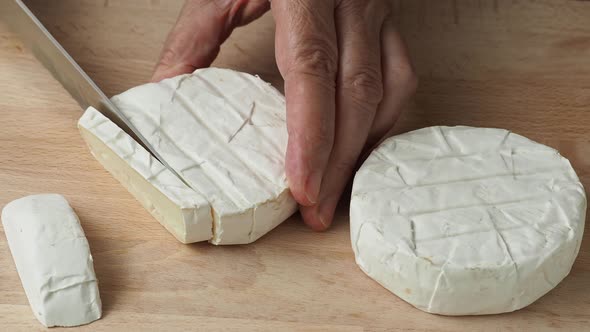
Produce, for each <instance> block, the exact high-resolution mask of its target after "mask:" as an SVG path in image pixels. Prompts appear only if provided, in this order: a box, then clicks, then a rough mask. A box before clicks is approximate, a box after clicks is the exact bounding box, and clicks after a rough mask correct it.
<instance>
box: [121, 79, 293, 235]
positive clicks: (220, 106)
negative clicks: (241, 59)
mask: <svg viewBox="0 0 590 332" xmlns="http://www.w3.org/2000/svg"><path fill="white" fill-rule="evenodd" d="M112 101H113V103H115V104H116V105H117V106H118V108H119V109H120V110H121V111H122V112H123V113H124V114H125V115H126V116H127V117H128V119H129V120H130V121H131V122H132V123H133V124H134V125H135V127H136V128H137V129H138V130H139V131H140V132H141V133H142V134H143V136H145V137H146V139H147V140H148V141H149V142H150V143H151V144H152V145H153V147H154V148H155V149H156V150H157V151H158V152H159V153H160V155H161V156H162V157H163V158H164V159H165V160H166V161H167V162H168V164H169V165H170V166H171V167H172V168H174V170H175V171H176V172H177V173H179V174H180V176H182V177H183V179H184V180H185V181H186V182H187V183H188V184H189V185H190V187H191V188H192V189H194V190H195V191H196V192H198V193H199V194H201V195H202V196H203V197H204V198H205V199H206V200H207V201H208V202H209V203H210V205H211V209H212V210H211V211H212V214H213V223H214V225H213V230H214V233H213V238H212V239H211V242H212V243H214V244H241V243H250V242H253V241H255V240H256V239H258V238H259V237H261V236H262V235H264V234H266V233H267V232H268V231H270V230H271V229H273V228H274V227H275V226H277V225H278V224H280V223H281V222H283V221H284V220H285V219H287V218H288V217H289V216H290V215H292V214H293V213H294V212H295V210H296V208H297V204H296V202H295V200H294V199H293V198H292V196H291V193H290V191H289V188H288V185H287V181H286V176H285V172H284V168H285V167H284V158H285V150H286V146H287V129H286V121H285V117H286V113H285V100H284V97H283V96H282V95H281V93H280V92H278V91H277V90H276V89H274V88H273V87H272V86H270V84H268V83H266V82H264V81H262V80H261V79H259V78H258V77H255V76H252V75H249V74H245V73H240V72H236V71H232V70H228V69H219V68H207V69H198V70H196V71H195V72H194V73H193V74H187V75H180V76H177V77H174V78H170V79H166V80H163V81H161V82H159V83H149V84H145V85H141V86H138V87H136V88H133V89H130V90H128V91H126V92H124V93H122V94H120V95H117V96H115V97H113V98H112Z"/></svg>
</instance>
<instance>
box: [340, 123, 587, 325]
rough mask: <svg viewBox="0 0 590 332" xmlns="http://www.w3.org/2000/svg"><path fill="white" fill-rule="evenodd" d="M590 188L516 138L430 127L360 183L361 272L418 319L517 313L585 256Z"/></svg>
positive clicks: (354, 234)
mask: <svg viewBox="0 0 590 332" xmlns="http://www.w3.org/2000/svg"><path fill="white" fill-rule="evenodd" d="M585 215H586V197H585V193H584V188H583V187H582V184H581V183H580V181H579V179H578V177H577V176H576V173H575V172H574V170H573V169H572V167H571V165H570V163H569V162H568V160H567V159H565V158H563V157H562V156H561V155H560V154H559V153H558V152H557V151H556V150H554V149H552V148H550V147H547V146H545V145H542V144H538V143H535V142H533V141H531V140H529V139H527V138H525V137H522V136H520V135H516V134H513V133H511V132H509V131H507V130H501V129H487V128H472V127H430V128H424V129H420V130H416V131H413V132H409V133H406V134H403V135H399V136H396V137H392V138H389V139H388V140H386V141H385V142H383V143H382V144H381V145H380V146H379V147H378V148H377V149H376V150H375V151H373V153H372V154H371V155H370V157H369V158H368V159H367V161H366V162H365V163H364V164H363V166H362V167H361V169H360V170H359V172H358V173H357V174H356V177H355V180H354V187H353V192H352V201H351V207H350V229H351V240H352V247H353V250H354V253H355V256H356V262H357V264H358V265H359V266H360V268H361V269H362V270H363V271H364V272H365V273H366V274H367V275H369V276H370V277H371V278H373V279H375V280H376V281H377V282H378V283H380V284H381V285H383V286H384V287H385V288H387V289H388V290H390V291H391V292H393V293H394V294H396V295H397V296H399V297H400V298H402V299H403V300H405V301H407V302H409V303H410V304H412V305H413V306H415V307H417V308H418V309H421V310H424V311H427V312H431V313H437V314H444V315H477V314H494V313H501V312H509V311H514V310H517V309H520V308H523V307H525V306H527V305H529V304H531V303H532V302H533V301H535V300H537V299H538V298H539V297H541V296H542V295H543V294H545V293H547V292H548V291H550V290H551V289H552V288H554V287H555V286H556V285H557V284H558V283H559V282H560V281H561V280H562V279H563V278H564V277H565V276H566V275H567V274H568V273H569V271H570V269H571V267H572V265H573V262H574V260H575V258H576V256H577V254H578V251H579V248H580V242H581V239H582V233H583V230H584V221H585Z"/></svg>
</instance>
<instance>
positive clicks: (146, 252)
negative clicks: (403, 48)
mask: <svg viewBox="0 0 590 332" xmlns="http://www.w3.org/2000/svg"><path fill="white" fill-rule="evenodd" d="M28 3H29V4H30V5H31V6H32V8H33V9H34V11H35V12H36V13H37V14H38V15H39V17H40V18H41V20H42V21H43V22H44V23H45V24H46V25H47V26H48V28H49V30H51V32H52V33H53V34H54V35H55V36H56V37H57V39H58V40H60V41H61V42H62V44H63V45H64V46H65V48H66V49H67V50H68V51H69V52H70V53H71V54H72V55H73V57H74V58H75V59H76V60H77V61H78V62H79V63H80V64H81V65H82V67H83V68H84V69H85V70H86V71H87V72H88V73H89V75H90V76H91V77H93V78H94V79H95V80H96V82H97V83H98V85H99V86H100V87H101V88H103V89H104V91H105V92H106V93H107V94H108V95H113V94H115V93H119V92H122V91H124V90H126V89H128V88H130V87H132V86H134V85H137V84H141V83H143V82H146V81H147V80H148V78H149V76H150V73H151V69H152V67H153V65H154V62H155V60H156V58H157V56H158V52H159V49H160V47H161V43H162V41H163V39H164V38H165V36H166V34H167V31H168V29H169V28H170V26H171V25H172V24H173V22H174V20H175V17H176V15H177V12H178V9H179V8H180V6H181V3H182V1H180V0H174V1H172V0H169V1H158V0H151V1H148V0H110V1H108V0H103V1H93V0H84V1H79V0H61V1H51V2H47V1H43V0H35V1H29V2H28ZM393 5H394V8H395V10H396V19H397V22H398V23H399V26H400V30H401V31H402V33H403V35H404V36H405V38H406V41H407V42H408V45H409V48H410V53H411V55H412V58H413V60H414V61H415V66H416V69H417V71H418V73H419V76H420V79H421V85H420V88H419V91H418V93H417V96H416V101H415V105H414V106H413V107H411V108H410V109H409V110H408V111H407V112H406V113H405V115H404V117H403V119H402V120H401V121H400V123H399V126H398V130H399V131H400V132H401V131H406V130H409V129H414V128H419V127H423V126H428V125H434V124H445V125H453V124H465V125H474V126H489V127H503V128H507V129H510V130H513V131H515V132H517V133H519V134H522V135H525V136H528V137H530V138H531V139H534V140H537V141H540V142H543V143H546V144H548V145H550V146H552V147H555V148H557V149H559V150H560V151H561V152H562V154H563V155H564V156H566V157H567V158H569V159H570V160H571V162H572V164H573V166H574V168H575V169H576V170H577V172H578V174H579V176H580V178H581V179H582V182H583V183H584V185H585V186H586V188H590V25H588V24H587V22H588V21H587V20H588V17H590V3H588V2H581V1H564V2H561V1H551V0H546V1H483V0H482V1H468V0H465V1H415V0H408V1H395V2H393ZM273 38H274V36H273V22H272V18H271V17H270V16H269V15H267V16H265V17H264V18H263V19H261V20H260V21H258V22H256V23H255V24H252V25H251V26H249V27H247V28H242V29H239V30H238V31H236V33H235V35H234V36H233V37H232V38H231V39H230V40H229V41H228V42H227V43H226V45H225V46H224V47H223V49H222V52H221V55H220V57H219V59H218V61H217V62H216V65H218V66H225V67H231V68H235V69H239V70H244V71H248V72H251V73H257V74H260V75H261V76H262V77H263V78H264V79H266V80H269V81H271V82H273V83H274V84H275V85H277V86H280V85H281V84H282V81H281V79H280V76H279V75H278V71H277V69H276V65H275V64H274V59H273ZM81 114H82V113H81V110H80V109H79V107H78V105H77V104H75V102H74V101H73V100H72V99H71V98H70V97H69V96H68V94H67V93H66V92H65V91H64V90H63V89H62V88H61V87H60V86H59V84H58V83H57V82H56V81H54V80H53V79H52V78H51V76H50V75H49V74H48V72H46V71H45V70H44V69H43V68H42V67H41V66H40V65H39V64H38V63H37V62H36V61H35V60H34V59H33V58H32V56H31V55H30V54H29V53H28V52H27V51H26V50H23V47H22V45H21V43H20V42H19V41H18V39H17V38H16V37H15V36H14V35H12V34H10V33H9V32H7V30H6V28H5V27H4V26H1V25H0V124H1V125H2V127H1V129H0V206H4V205H5V204H6V203H8V202H9V201H11V200H13V199H16V198H18V197H21V196H24V195H28V194H33V193H42V192H57V193H61V194H63V195H65V196H66V197H67V198H68V200H69V201H70V202H71V204H72V206H73V207H74V208H75V210H76V212H77V213H78V215H79V216H80V219H81V222H82V225H83V227H84V230H85V231H86V234H87V236H88V240H89V242H90V246H91V249H92V253H93V256H94V259H95V269H96V273H97V276H98V279H99V281H100V290H101V295H102V299H103V304H104V317H103V318H102V319H101V320H100V321H98V322H95V323H93V324H91V325H89V326H86V327H82V328H80V329H81V330H92V331H95V330H108V331H111V330H113V329H114V330H129V331H132V330H161V331H171V330H205V329H211V330H228V329H233V330H238V331H242V330H248V329H250V330H268V331H279V330H281V331H282V330H317V331H325V330H334V331H347V330H351V331H357V330H359V331H360V330H414V331H427V330H429V331H457V330H469V331H474V330H482V331H498V330H512V331H523V330H528V331H540V330H550V329H557V328H563V329H565V330H571V331H582V330H590V236H589V235H588V234H590V232H589V227H588V226H587V227H586V231H587V232H586V235H585V237H584V241H583V243H582V248H581V251H580V255H579V257H578V259H577V261H576V263H575V265H574V268H573V270H572V272H571V274H570V275H569V276H568V277H567V278H566V279H565V280H564V281H563V282H562V283H561V284H560V285H559V286H558V287H557V288H556V289H555V290H553V291H551V292H550V293H549V294H547V295H546V296H544V297H543V298H541V299H540V300H539V301H537V302H536V303H534V304H533V305H531V306H529V307H528V308H526V309H523V310H520V311H518V312H515V313H510V314H503V315H493V316H486V317H442V316H435V315H429V314H426V313H423V312H421V311H419V310H416V309H414V308H413V307H411V306H410V305H408V304H406V303H404V302H403V301H401V300H400V299H398V298H397V297H395V296H394V295H392V294H391V293H389V292H388V291H387V290H385V289H384V288H382V287H381V286H379V285H378V284H377V283H375V282H373V281H372V280H371V279H369V278H368V277H367V276H365V275H364V274H363V273H362V272H361V271H360V270H359V269H358V268H357V266H356V265H355V262H354V257H353V254H352V250H351V246H350V240H349V234H348V217H347V206H346V203H344V204H343V206H342V207H341V208H340V210H339V213H338V216H337V220H336V222H335V224H334V226H333V227H332V228H331V229H330V230H329V231H327V232H325V233H314V232H312V231H310V230H308V229H307V228H306V227H305V226H303V225H302V223H301V220H300V217H299V216H294V217H292V218H291V219H290V220H289V221H287V222H286V223H284V224H283V225H281V226H279V227H278V228H277V229H276V230H274V231H272V232H271V233H269V234H268V235H266V236H265V237H263V238H262V239H261V240H259V241H258V242H256V243H254V244H251V245H247V246H233V247H214V246H211V245H208V244H194V245H182V244H180V243H178V242H177V241H175V240H174V239H173V238H172V236H171V235H169V234H168V233H167V232H166V231H165V230H164V229H163V228H162V227H161V226H160V225H159V224H158V223H157V222H156V221H155V220H154V219H153V218H152V217H151V216H150V215H149V214H148V213H147V212H146V211H145V210H144V209H143V208H142V207H141V206H140V205H139V203H137V202H136V201H135V200H134V199H133V197H132V196H131V195H130V194H129V193H127V192H126V191H125V189H123V187H122V186H120V185H119V184H118V183H117V182H116V181H115V180H114V179H113V178H111V177H110V176H109V174H108V173H107V172H106V171H105V170H104V169H103V168H102V167H101V166H100V165H99V164H98V163H97V162H96V161H95V160H94V159H93V158H92V156H91V155H90V153H89V152H88V150H87V149H86V147H85V145H84V143H83V141H82V139H81V138H80V136H79V134H78V132H77V130H76V121H77V119H78V118H79V117H80V115H81ZM0 233H3V231H2V230H0ZM40 328H41V325H40V324H39V323H38V322H37V321H36V320H35V318H34V317H33V315H32V313H31V310H30V308H29V305H28V302H27V299H26V297H25V294H24V292H23V289H22V287H21V285H20V280H19V278H18V275H17V273H16V270H15V267H14V263H13V261H12V258H11V255H10V253H9V250H8V246H7V244H6V239H5V237H4V234H0V330H3V331H13V330H25V331H30V330H36V329H40Z"/></svg>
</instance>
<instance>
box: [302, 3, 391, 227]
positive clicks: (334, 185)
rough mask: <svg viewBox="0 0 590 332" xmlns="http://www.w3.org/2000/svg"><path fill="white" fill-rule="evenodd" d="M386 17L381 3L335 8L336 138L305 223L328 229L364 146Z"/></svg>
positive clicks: (375, 100)
mask: <svg viewBox="0 0 590 332" xmlns="http://www.w3.org/2000/svg"><path fill="white" fill-rule="evenodd" d="M386 14H387V8H386V6H385V5H384V2H383V1H347V0H343V1H341V3H340V4H339V6H338V7H337V8H336V14H335V17H336V27H337V31H338V32H337V34H338V45H339V50H340V59H339V63H340V70H339V72H338V80H337V92H336V100H337V112H336V129H335V140H334V146H333V148H332V153H331V156H330V159H329V163H328V166H327V169H326V172H325V176H324V178H323V182H322V186H321V191H320V197H319V203H318V204H317V205H315V206H312V207H305V208H302V214H303V216H304V218H305V220H306V221H307V222H308V223H309V222H311V223H313V224H317V223H320V224H322V225H323V226H324V228H327V227H328V226H329V225H330V223H331V222H332V219H333V216H334V211H335V209H336V206H337V204H338V201H339V199H340V196H341V195H342V192H343V190H344V189H345V187H346V184H347V182H348V180H349V179H350V178H351V176H352V174H353V172H354V170H355V166H356V162H357V159H358V157H359V155H360V154H361V152H362V150H363V147H364V146H365V142H366V140H367V137H368V135H369V131H370V129H371V126H372V124H373V119H374V116H375V113H376V111H377V107H378V105H379V103H380V102H381V98H382V93H383V92H382V91H383V87H382V83H381V45H380V31H381V26H382V22H383V20H384V19H385V15H386ZM315 220H318V221H317V222H316V221H315Z"/></svg>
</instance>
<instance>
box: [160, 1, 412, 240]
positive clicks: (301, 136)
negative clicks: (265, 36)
mask: <svg viewBox="0 0 590 332" xmlns="http://www.w3.org/2000/svg"><path fill="white" fill-rule="evenodd" d="M269 8H270V4H269V1H268V0H188V1H187V2H186V4H185V6H184V7H183V9H182V12H181V14H180V17H179V18H178V21H177V23H176V25H175V27H174V28H173V29H172V31H171V32H170V34H169V36H168V39H167V41H166V43H165V46H164V49H163V51H162V55H161V58H160V60H159V62H158V65H157V66H156V70H155V73H154V76H153V78H152V80H153V81H159V80H161V79H164V78H167V77H172V76H176V75H180V74H184V73H189V72H192V71H193V70H195V69H197V68H202V67H207V66H209V65H210V64H211V62H213V60H214V59H215V57H216V56H217V54H218V52H219V48H220V45H221V44H222V43H223V42H224V41H225V39H227V37H228V36H229V35H230V34H231V32H232V30H233V29H234V28H236V27H238V26H241V25H244V24H247V23H249V22H251V21H253V20H255V19H257V18H258V17H260V16H261V15H262V14H264V13H265V12H266V11H267V10H268V9H269ZM272 14H273V16H274V18H275V21H276V35H275V53H276V60H277V65H278V67H279V71H280V72H281V75H282V76H283V78H284V80H285V97H286V101H287V129H288V132H289V143H288V147H287V155H286V173H287V178H288V180H289V187H290V188H291V192H292V193H293V196H294V197H295V199H296V200H297V202H298V203H299V204H300V205H301V208H300V211H301V214H302V215H303V218H304V220H305V222H306V223H307V224H308V225H309V226H310V227H311V228H312V229H314V230H324V229H326V228H328V227H329V225H330V224H331V222H332V219H333V216H334V211H335V209H336V205H337V204H338V201H339V199H340V196H341V195H342V192H343V191H344V189H345V187H346V184H347V183H348V181H349V179H350V178H351V176H352V175H353V173H354V170H355V167H356V165H357V161H358V159H359V156H360V155H361V153H362V152H363V150H364V149H365V148H367V147H371V146H373V145H374V144H375V143H377V142H379V141H380V140H381V139H382V138H383V137H386V136H387V135H388V133H389V132H390V130H391V128H392V127H393V125H394V124H395V122H396V120H397V119H398V117H399V114H400V113H401V111H402V108H403V107H404V105H405V104H406V102H407V101H408V99H409V98H410V97H411V95H412V94H413V93H414V91H415V89H416V86H417V79H416V76H415V75H414V72H413V70H412V67H411V65H410V61H409V58H408V55H407V52H406V48H405V46H404V44H403V42H402V40H401V37H400V35H399V33H398V32H397V30H396V29H395V26H394V24H393V21H392V17H391V8H390V6H389V1H387V0H322V1H318V0H272ZM384 91H385V93H384Z"/></svg>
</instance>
